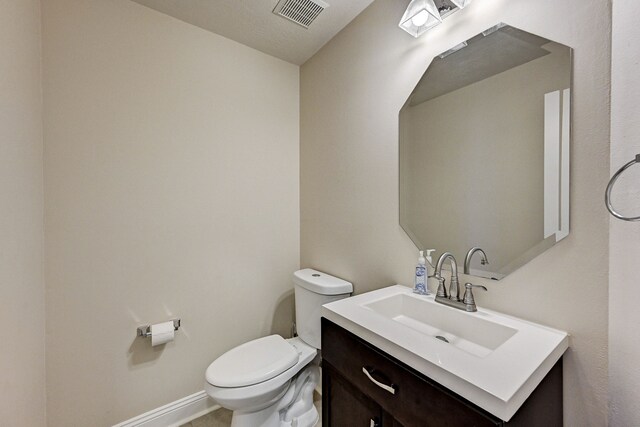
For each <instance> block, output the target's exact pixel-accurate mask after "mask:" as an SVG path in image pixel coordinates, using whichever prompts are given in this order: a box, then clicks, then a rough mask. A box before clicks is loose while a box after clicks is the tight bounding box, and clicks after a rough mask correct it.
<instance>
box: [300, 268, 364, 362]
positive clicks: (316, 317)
mask: <svg viewBox="0 0 640 427" xmlns="http://www.w3.org/2000/svg"><path fill="white" fill-rule="evenodd" d="M293 284H294V289H295V298H296V303H295V304H296V329H297V331H298V336H299V337H300V338H302V340H303V341H304V342H306V343H307V344H309V345H310V346H313V347H315V348H318V349H319V348H320V317H321V310H322V305H323V304H327V303H330V302H332V301H337V300H339V299H343V298H346V297H348V296H349V295H351V292H353V285H352V284H351V283H349V282H347V281H345V280H342V279H338V278H337V277H333V276H330V275H328V274H326V273H322V272H320V271H316V270H313V269H311V268H305V269H304V270H298V271H296V272H295V273H293Z"/></svg>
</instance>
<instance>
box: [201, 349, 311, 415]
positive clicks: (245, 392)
mask: <svg viewBox="0 0 640 427" xmlns="http://www.w3.org/2000/svg"><path fill="white" fill-rule="evenodd" d="M283 341H284V342H285V343H286V344H287V345H288V346H290V347H291V348H292V349H293V351H295V353H296V355H297V356H298V360H297V362H296V363H295V364H294V365H293V366H292V367H290V368H289V369H287V370H285V371H283V372H281V373H280V374H279V375H276V376H274V377H273V378H271V379H268V380H266V381H263V382H260V383H257V384H253V385H248V386H243V387H219V386H216V385H214V384H211V382H210V381H209V375H208V373H209V369H207V376H206V377H207V381H206V384H205V387H206V390H207V393H208V394H209V396H211V397H212V398H213V399H214V400H215V401H216V402H218V403H219V404H220V405H222V406H223V407H225V408H228V409H231V410H234V411H235V410H237V409H241V408H242V409H245V410H255V409H257V408H259V407H263V406H266V405H267V404H268V402H271V401H273V400H274V399H278V398H279V397H281V396H282V394H283V393H284V392H285V391H286V387H287V386H288V384H289V381H290V380H291V378H293V377H294V376H295V375H296V374H297V373H298V372H300V371H301V370H302V369H303V368H304V367H305V366H307V365H308V364H309V363H311V361H312V360H313V359H314V358H315V357H316V355H317V354H318V350H317V349H316V348H314V347H311V346H310V345H308V344H307V343H305V342H304V341H302V340H301V339H300V338H299V337H295V338H289V339H287V340H284V339H283ZM215 363H216V362H215V361H214V362H213V363H212V364H211V365H213V364H215ZM211 365H209V368H211Z"/></svg>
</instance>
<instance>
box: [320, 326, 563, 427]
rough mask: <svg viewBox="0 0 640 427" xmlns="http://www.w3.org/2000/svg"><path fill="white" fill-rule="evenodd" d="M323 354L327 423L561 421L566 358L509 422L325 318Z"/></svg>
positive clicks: (423, 425)
mask: <svg viewBox="0 0 640 427" xmlns="http://www.w3.org/2000/svg"><path fill="white" fill-rule="evenodd" d="M322 357H323V359H322V424H323V427H360V426H362V427H431V426H433V427H443V426H451V427H455V426H464V427H468V426H477V427H482V426H527V427H528V426H532V427H533V426H544V427H555V426H561V425H562V360H560V361H558V363H557V364H556V365H555V366H554V367H553V368H552V369H551V371H550V372H549V374H547V376H546V377H545V379H544V380H543V381H542V382H541V383H540V385H539V386H538V387H537V388H536V390H534V392H533V393H532V394H531V396H530V397H529V399H528V400H527V401H525V403H524V404H523V405H522V407H521V408H520V409H519V410H518V412H517V413H516V414H515V415H514V416H513V417H512V418H511V420H510V421H509V422H508V423H507V422H504V421H502V420H500V419H499V418H496V417H495V416H493V415H491V414H490V413H488V412H487V411H485V410H483V409H481V408H480V407H478V406H476V405H474V404H473V403H471V402H469V401H468V400H466V399H464V398H463V397H461V396H459V395H457V394H455V393H453V392H452V391H450V390H448V389H446V388H444V387H443V386H441V385H439V384H438V383H436V382H434V381H433V380H431V379H429V378H428V377H426V376H424V375H423V374H421V373H419V372H417V371H415V370H414V369H412V368H411V367H409V366H407V365H405V364H404V363H402V362H400V361H398V360H396V359H395V358H393V357H392V356H389V355H388V354H386V353H384V352H383V351H381V350H379V349H378V348H376V347H374V346H373V345H371V344H369V343H368V342H366V341H364V340H362V339H361V338H359V337H357V336H355V335H353V334H352V333H350V332H348V331H347V330H345V329H343V328H341V327H340V326H337V325H336V324H334V323H332V322H331V321H329V320H327V319H325V318H323V319H322ZM363 369H365V370H367V372H368V374H369V375H367V373H365V372H364V371H363ZM369 376H370V377H371V379H370V378H369ZM374 381H377V382H379V383H380V384H382V385H393V389H392V390H385V389H384V388H382V387H380V386H378V385H376V384H375V383H374ZM391 391H393V393H392V392H391Z"/></svg>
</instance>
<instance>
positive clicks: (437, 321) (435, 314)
mask: <svg viewBox="0 0 640 427" xmlns="http://www.w3.org/2000/svg"><path fill="white" fill-rule="evenodd" d="M425 304H428V303H426V301H425V299H421V298H419V297H416V296H413V295H407V294H402V293H401V294H395V295H392V296H389V297H387V298H382V299H380V300H378V301H374V302H371V303H368V304H363V307H367V308H370V309H371V310H373V311H375V312H376V313H379V314H381V315H382V316H384V317H386V318H388V319H390V320H393V321H394V322H398V323H400V324H402V325H404V326H407V327H409V328H411V329H413V330H415V331H417V332H420V333H421V334H424V335H426V336H429V337H433V338H434V339H439V340H440V341H442V342H446V343H448V344H450V345H452V346H454V347H457V348H458V349H460V350H462V351H465V352H467V353H469V354H473V355H474V356H478V357H484V356H487V355H488V354H490V353H491V352H492V351H494V350H495V349H496V348H498V347H500V346H501V345H502V344H504V343H505V341H507V340H508V339H509V338H511V337H512V336H513V335H514V334H515V333H516V332H517V330H516V329H514V328H511V327H509V326H504V325H501V324H499V323H495V322H491V321H488V320H485V319H483V318H477V317H472V316H469V315H468V313H466V312H464V311H461V310H455V309H454V310H452V309H451V308H450V307H446V306H444V305H436V304H428V306H425ZM427 307H428V309H427Z"/></svg>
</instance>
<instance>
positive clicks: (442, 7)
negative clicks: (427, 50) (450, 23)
mask: <svg viewBox="0 0 640 427" xmlns="http://www.w3.org/2000/svg"><path fill="white" fill-rule="evenodd" d="M469 3H471V0H411V3H409V6H407V9H406V10H405V12H404V14H403V15H402V19H401V20H400V28H402V29H403V30H405V31H406V32H407V33H409V34H411V35H412V36H413V37H416V38H417V37H420V36H421V35H422V34H424V33H425V32H426V31H428V30H430V29H432V28H433V27H435V26H436V25H438V24H440V23H441V22H442V20H443V19H444V18H446V17H447V16H449V15H451V14H452V13H453V12H456V11H458V10H461V9H464V8H465V7H467V6H468V5H469Z"/></svg>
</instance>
